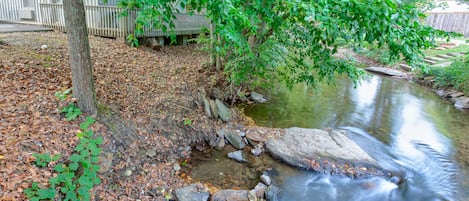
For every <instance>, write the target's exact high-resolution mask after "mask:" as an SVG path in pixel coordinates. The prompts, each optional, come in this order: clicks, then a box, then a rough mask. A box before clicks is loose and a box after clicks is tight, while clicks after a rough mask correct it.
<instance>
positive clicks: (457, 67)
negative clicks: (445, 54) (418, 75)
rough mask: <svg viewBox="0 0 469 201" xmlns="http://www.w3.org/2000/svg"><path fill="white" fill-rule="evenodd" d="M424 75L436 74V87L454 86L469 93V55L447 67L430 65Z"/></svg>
mask: <svg viewBox="0 0 469 201" xmlns="http://www.w3.org/2000/svg"><path fill="white" fill-rule="evenodd" d="M423 76H434V77H435V79H434V87H437V88H438V87H443V88H445V87H453V88H454V89H457V90H461V91H463V92H464V93H465V94H469V56H466V58H464V59H461V60H458V61H455V62H453V63H452V64H451V65H450V66H448V67H446V68H442V67H430V68H429V69H428V71H426V72H424V73H423Z"/></svg>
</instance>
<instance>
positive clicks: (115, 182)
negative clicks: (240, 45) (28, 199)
mask: <svg viewBox="0 0 469 201" xmlns="http://www.w3.org/2000/svg"><path fill="white" fill-rule="evenodd" d="M0 41H2V43H0V55H1V57H0V200H25V197H24V195H23V194H22V191H23V190H24V189H25V188H28V187H30V185H31V183H32V182H33V181H37V182H39V184H40V185H42V186H45V185H47V180H48V178H50V177H53V176H54V175H55V173H54V172H53V171H52V167H53V165H54V163H57V162H54V163H52V164H50V165H49V167H47V168H37V167H36V166H35V165H34V164H33V163H34V157H32V154H33V153H50V154H59V153H60V154H62V158H61V159H60V160H59V161H58V162H67V161H66V159H67V158H68V156H69V155H70V154H72V151H73V148H74V147H75V145H76V144H77V143H78V138H77V137H76V132H77V131H78V130H79V126H78V125H79V123H80V122H82V121H84V115H82V116H80V118H79V119H77V120H74V121H71V122H67V121H66V120H65V118H64V116H63V115H62V114H61V113H60V108H62V107H64V106H65V105H66V104H67V103H66V102H64V101H60V100H58V99H57V98H56V97H55V96H54V94H55V93H56V92H58V91H63V90H65V89H68V88H71V72H70V65H69V63H68V49H67V48H68V47H67V39H66V35H65V34H63V33H59V32H42V33H8V34H0ZM43 45H47V49H42V48H41V46H43ZM90 46H91V54H92V62H93V69H94V75H95V87H96V93H97V98H98V101H99V103H100V104H99V108H100V112H101V114H102V115H100V116H99V121H98V123H96V124H94V125H93V126H92V129H93V130H94V131H95V133H96V134H97V135H100V136H103V138H104V145H103V146H104V150H105V152H104V153H103V154H102V156H101V171H100V172H101V174H100V177H101V179H102V183H101V184H100V185H99V186H97V187H96V188H94V190H93V192H92V194H93V196H94V198H93V199H95V200H164V199H165V196H167V195H170V193H171V191H172V190H174V189H175V188H178V187H181V186H183V185H185V183H186V182H187V178H186V179H184V178H182V176H181V175H180V174H179V173H178V172H176V171H175V170H174V168H173V167H174V165H175V164H176V163H179V162H180V161H181V160H183V159H184V158H186V157H188V156H189V155H190V149H189V148H190V146H191V145H192V144H193V143H194V142H202V141H205V140H208V139H209V138H210V137H212V136H213V135H215V134H214V130H215V129H216V128H217V127H220V126H221V125H220V122H217V121H213V120H212V119H209V118H208V117H206V116H205V115H204V112H203V110H202V107H201V106H200V101H199V100H198V98H197V94H198V92H197V89H198V88H199V87H207V85H209V84H210V83H214V82H213V80H214V79H213V77H214V76H215V77H216V76H217V75H213V72H210V71H209V70H207V69H205V68H203V67H202V66H203V63H204V62H207V61H208V56H207V55H206V54H204V53H202V52H200V51H198V50H197V46H196V45H189V46H170V47H165V48H163V50H162V51H158V52H156V51H152V50H149V49H146V48H138V49H137V48H131V47H128V46H127V45H126V44H124V41H123V40H122V39H121V40H114V39H106V38H98V37H90ZM212 85H213V84H212ZM184 120H186V121H187V120H190V121H191V125H186V124H184Z"/></svg>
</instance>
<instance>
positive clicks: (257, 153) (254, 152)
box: [251, 147, 262, 156]
mask: <svg viewBox="0 0 469 201" xmlns="http://www.w3.org/2000/svg"><path fill="white" fill-rule="evenodd" d="M251 154H252V155H254V156H260V155H261V154H262V149H261V148H258V147H256V148H254V149H251Z"/></svg>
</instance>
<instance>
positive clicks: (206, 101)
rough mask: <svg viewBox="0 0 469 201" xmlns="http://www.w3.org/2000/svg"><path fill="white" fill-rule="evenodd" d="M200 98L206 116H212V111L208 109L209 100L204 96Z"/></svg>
mask: <svg viewBox="0 0 469 201" xmlns="http://www.w3.org/2000/svg"><path fill="white" fill-rule="evenodd" d="M202 100H203V102H204V111H205V114H206V115H207V117H211V116H212V112H211V111H210V102H209V101H208V100H207V98H206V97H205V96H202Z"/></svg>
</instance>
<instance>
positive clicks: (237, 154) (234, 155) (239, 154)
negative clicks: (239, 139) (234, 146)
mask: <svg viewBox="0 0 469 201" xmlns="http://www.w3.org/2000/svg"><path fill="white" fill-rule="evenodd" d="M228 158H231V159H233V160H235V161H238V162H248V159H247V157H246V155H245V154H244V152H243V151H241V150H238V151H233V152H230V153H228Z"/></svg>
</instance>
